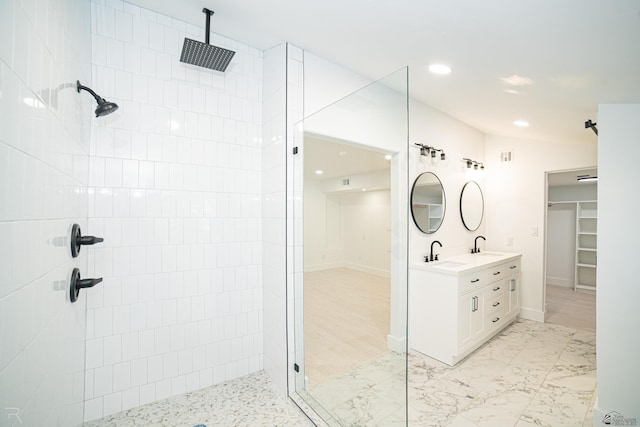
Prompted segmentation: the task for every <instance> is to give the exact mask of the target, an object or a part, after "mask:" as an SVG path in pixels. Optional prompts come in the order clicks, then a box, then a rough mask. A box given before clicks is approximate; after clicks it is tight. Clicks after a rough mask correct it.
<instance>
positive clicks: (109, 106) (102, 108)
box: [76, 80, 118, 117]
mask: <svg viewBox="0 0 640 427" xmlns="http://www.w3.org/2000/svg"><path fill="white" fill-rule="evenodd" d="M76 90H77V91H78V93H80V90H86V91H87V92H89V93H90V94H91V95H92V96H93V97H94V98H95V100H96V102H97V103H98V107H96V111H95V113H96V117H102V116H106V115H107V114H111V113H113V112H114V111H116V110H117V109H118V104H116V103H115V102H109V101H107V100H106V99H104V98H102V97H101V96H99V95H98V94H97V93H95V92H94V91H93V90H91V89H90V88H88V87H86V86H82V84H80V81H79V80H77V81H76Z"/></svg>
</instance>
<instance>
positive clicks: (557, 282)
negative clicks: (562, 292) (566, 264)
mask: <svg viewBox="0 0 640 427" xmlns="http://www.w3.org/2000/svg"><path fill="white" fill-rule="evenodd" d="M546 284H547V285H553V286H562V287H563V288H573V285H574V283H573V280H569V279H565V278H563V277H547V280H546Z"/></svg>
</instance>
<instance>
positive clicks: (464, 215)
mask: <svg viewBox="0 0 640 427" xmlns="http://www.w3.org/2000/svg"><path fill="white" fill-rule="evenodd" d="M483 216H484V197H483V195H482V189H481V188H480V185H478V183H477V182H475V181H469V182H467V183H466V184H465V185H464V187H462V191H461V192H460V218H461V219H462V224H464V227H465V228H466V229H467V230H469V231H476V230H477V229H478V228H479V227H480V224H481V223H482V217H483Z"/></svg>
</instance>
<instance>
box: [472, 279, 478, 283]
mask: <svg viewBox="0 0 640 427" xmlns="http://www.w3.org/2000/svg"><path fill="white" fill-rule="evenodd" d="M479 281H480V279H474V280H472V281H471V283H476V282H479Z"/></svg>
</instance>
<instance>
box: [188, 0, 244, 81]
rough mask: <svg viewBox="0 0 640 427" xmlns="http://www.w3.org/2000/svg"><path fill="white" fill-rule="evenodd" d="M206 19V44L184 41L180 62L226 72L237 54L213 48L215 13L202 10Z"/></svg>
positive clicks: (189, 40) (220, 48) (216, 47)
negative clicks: (212, 17) (211, 43)
mask: <svg viewBox="0 0 640 427" xmlns="http://www.w3.org/2000/svg"><path fill="white" fill-rule="evenodd" d="M202 12H204V14H205V15H207V18H206V30H205V35H204V38H205V42H204V43H202V42H199V41H197V40H192V39H189V38H186V37H185V39H184V44H183V45H182V54H181V55H180V62H184V63H185V64H191V65H197V66H198V67H204V68H209V69H211V70H215V71H222V72H225V71H226V70H227V67H228V66H229V63H230V62H231V59H233V55H235V54H236V53H235V52H234V51H232V50H228V49H224V48H222V47H218V46H213V45H210V44H209V33H210V30H211V15H213V11H212V10H209V9H207V8H204V9H202Z"/></svg>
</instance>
